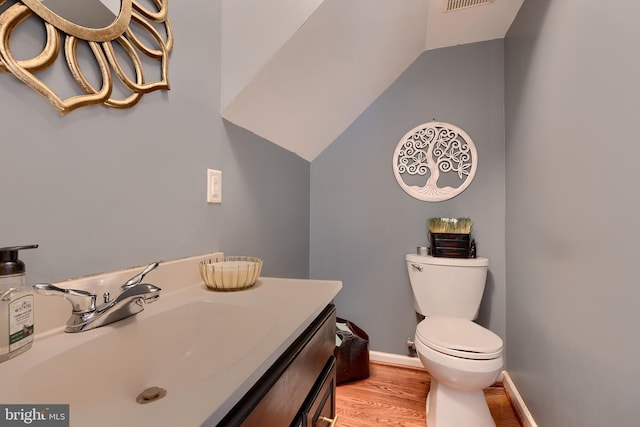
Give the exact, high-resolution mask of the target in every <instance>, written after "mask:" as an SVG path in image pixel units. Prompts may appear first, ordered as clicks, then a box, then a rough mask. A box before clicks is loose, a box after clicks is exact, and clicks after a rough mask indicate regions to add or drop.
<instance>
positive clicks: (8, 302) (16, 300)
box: [0, 245, 38, 362]
mask: <svg viewBox="0 0 640 427" xmlns="http://www.w3.org/2000/svg"><path fill="white" fill-rule="evenodd" d="M37 247H38V245H28V246H9V247H6V248H0V362H4V361H5V360H8V359H11V358H12V357H15V356H17V355H19V354H21V353H24V352H25V351H27V350H28V349H30V348H31V345H32V343H33V323H34V322H33V292H32V289H31V287H27V286H25V275H24V273H25V266H24V262H22V261H20V260H19V259H18V251H20V250H22V249H35V248H37Z"/></svg>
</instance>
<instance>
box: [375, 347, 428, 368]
mask: <svg viewBox="0 0 640 427" xmlns="http://www.w3.org/2000/svg"><path fill="white" fill-rule="evenodd" d="M369 360H373V361H376V362H385V363H393V364H395V365H404V366H411V367H414V368H422V367H423V366H422V362H420V359H419V358H417V357H410V356H404V355H402V354H394V353H384V352H382V351H370V352H369Z"/></svg>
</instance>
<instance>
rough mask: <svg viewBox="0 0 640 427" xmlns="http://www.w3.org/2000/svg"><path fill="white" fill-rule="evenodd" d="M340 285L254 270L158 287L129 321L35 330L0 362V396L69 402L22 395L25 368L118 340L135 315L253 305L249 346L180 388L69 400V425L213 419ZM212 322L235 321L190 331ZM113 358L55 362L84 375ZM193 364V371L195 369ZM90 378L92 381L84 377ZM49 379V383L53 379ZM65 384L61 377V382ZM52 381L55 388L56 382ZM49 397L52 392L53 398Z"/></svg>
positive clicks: (202, 333)
mask: <svg viewBox="0 0 640 427" xmlns="http://www.w3.org/2000/svg"><path fill="white" fill-rule="evenodd" d="M69 287H71V286H69ZM341 288H342V283H341V282H339V281H323V280H303V279H282V278H259V279H258V282H257V283H256V285H255V286H254V287H252V288H250V289H247V290H243V291H238V292H213V291H210V290H208V289H207V288H206V287H205V286H204V285H203V284H202V282H200V283H196V284H193V285H188V286H186V287H182V288H178V289H175V290H170V291H169V292H164V291H163V293H162V295H161V297H160V299H159V300H158V301H157V302H155V303H153V304H151V305H148V306H146V308H145V310H144V311H143V312H141V313H139V314H137V315H136V316H134V317H132V318H129V319H135V320H128V319H127V320H125V321H123V322H127V321H128V323H127V324H125V325H124V326H123V325H122V324H121V325H119V326H118V323H119V322H116V323H115V324H113V325H116V326H112V325H107V326H104V327H101V328H98V329H95V330H91V331H86V332H80V333H75V334H66V333H63V332H62V331H61V330H60V329H59V328H58V329H55V330H52V331H51V332H49V333H47V334H46V335H44V336H36V340H35V341H34V344H33V347H32V348H31V349H30V350H28V351H27V352H25V353H24V354H22V355H20V356H18V357H16V358H14V359H11V360H9V361H7V362H4V363H0V381H1V383H2V387H1V388H0V402H1V403H3V404H10V403H17V404H54V403H70V402H63V401H48V402H47V401H39V402H38V401H33V400H31V401H30V400H29V398H28V397H27V395H26V394H24V393H22V391H21V390H22V389H24V384H23V383H24V378H25V377H26V376H28V375H29V374H31V376H32V377H33V367H36V366H38V365H41V364H43V363H46V362H47V361H49V360H51V358H54V357H56V356H58V357H65V355H66V354H69V353H68V351H69V350H70V349H71V350H73V348H75V347H76V346H81V345H84V347H87V346H89V347H91V346H92V345H93V343H94V341H93V340H97V339H100V338H101V337H103V338H104V337H105V336H107V334H111V335H109V336H110V339H111V341H108V342H117V341H113V338H114V337H118V335H114V334H126V333H127V332H126V331H127V330H128V331H131V330H132V329H131V328H135V327H136V323H135V322H141V321H144V322H147V323H146V324H152V323H153V322H154V316H157V315H159V314H162V313H164V312H167V311H169V310H172V309H174V308H176V307H181V306H184V305H188V304H190V303H193V302H198V301H208V302H213V303H219V304H224V305H225V307H244V308H247V309H250V310H252V312H253V313H254V315H253V320H250V321H251V322H254V323H258V325H257V327H261V328H263V329H264V331H263V332H261V337H260V340H259V341H258V342H257V343H256V344H255V345H253V346H252V347H251V348H250V349H249V350H242V351H241V353H243V354H237V355H234V356H235V357H234V360H233V361H232V363H228V366H224V369H217V370H214V371H211V372H208V373H206V372H205V373H204V375H203V376H202V377H197V380H195V381H192V382H190V383H189V387H188V388H186V389H183V390H171V389H169V390H168V393H167V396H166V397H164V398H162V399H160V400H158V401H156V402H153V403H150V404H146V405H140V404H137V403H136V402H135V396H133V398H131V399H129V397H128V396H127V398H126V399H121V400H123V402H125V403H117V404H116V403H113V405H117V407H111V405H112V404H111V403H110V402H109V401H107V402H104V405H103V406H101V407H100V408H99V410H98V411H96V410H95V408H93V409H92V408H82V407H80V406H82V405H74V404H73V402H71V403H70V421H71V426H73V427H85V426H92V427H99V426H113V425H120V426H127V427H128V426H158V425H167V426H170V425H175V426H185V427H190V426H194V427H195V426H201V425H205V426H215V425H216V424H217V423H218V422H219V421H220V420H221V419H222V418H223V417H224V416H225V415H226V414H227V413H228V412H229V410H230V409H231V408H232V407H233V406H234V405H235V404H236V403H237V402H238V401H240V399H241V398H242V397H243V396H244V395H245V394H246V392H247V391H248V390H249V389H250V388H251V387H252V386H253V384H255V382H256V381H257V380H258V379H259V378H260V377H261V376H262V375H263V374H264V373H265V372H266V371H267V370H268V368H269V367H270V366H271V365H272V364H273V363H274V362H275V361H276V360H277V359H278V357H279V356H280V355H281V354H282V353H283V352H284V351H285V350H286V349H287V348H288V347H289V345H291V344H292V343H293V341H295V339H296V338H297V337H298V336H299V335H300V334H301V333H302V332H303V331H304V330H305V329H306V328H307V327H308V326H309V325H310V324H311V323H312V321H313V320H314V319H315V318H316V317H317V316H318V315H319V314H320V313H321V312H322V310H323V309H324V308H325V307H326V306H327V305H328V304H329V303H331V302H332V300H333V298H334V297H335V296H336V294H337V293H338V292H339V290H340V289H341ZM49 298H50V297H49ZM212 306H214V305H213V304H212ZM218 307H220V306H218ZM69 313H70V307H69V308H68V309H67V314H69ZM255 313H259V314H255ZM262 315H264V318H265V323H267V321H266V319H268V325H269V326H268V327H266V326H264V325H262V324H259V323H260V322H259V320H258V321H256V319H260V317H259V316H262ZM256 316H258V317H256ZM158 319H159V317H158ZM234 322H238V320H237V319H236V320H235V321H234ZM222 323H225V322H222ZM241 326H242V327H243V328H244V329H245V330H247V327H250V326H251V325H247V324H243V325H241ZM36 327H37V325H36ZM215 328H232V329H233V328H234V325H233V324H214V325H207V324H199V322H198V319H193V331H194V336H195V337H202V339H206V336H207V331H212V330H215ZM196 339H199V338H196ZM238 339H241V337H239V338H238ZM95 342H98V341H95ZM218 344H219V345H220V346H227V347H225V351H227V353H228V352H229V351H230V349H229V348H228V346H229V345H233V343H225V342H220V343H218ZM78 348H79V347H78ZM61 360H63V359H61ZM118 363H122V362H117V361H115V362H113V364H114V365H115V366H109V365H111V364H112V362H110V361H109V360H107V361H106V362H102V365H103V366H94V361H93V360H87V361H86V364H84V366H75V367H74V368H67V367H63V366H61V367H60V369H66V370H67V371H66V372H64V375H67V376H73V375H89V376H90V375H91V372H92V370H94V369H102V370H107V372H109V371H110V370H114V371H117V370H118V369H119V367H118V365H117V364H118ZM124 363H126V362H124ZM225 363H226V362H225ZM104 365H107V366H104ZM47 366H48V365H47ZM58 366H59V365H58ZM197 372H199V371H197V370H196V373H197ZM57 374H58V376H57V377H55V378H58V379H59V378H61V377H60V373H57ZM100 378H102V377H100ZM31 381H34V380H33V379H32V380H31ZM36 381H37V380H36ZM42 381H46V379H45V378H43V380H42ZM102 381H104V379H103V380H102ZM85 382H87V381H85ZM83 384H84V383H83ZM88 384H93V383H90V382H88ZM48 386H49V387H50V388H51V387H52V385H51V384H48ZM64 386H65V384H61V385H60V387H64ZM53 387H54V389H55V385H53ZM92 387H101V385H100V384H99V383H98V384H93V385H92V386H90V387H88V388H92ZM176 388H177V387H176ZM82 392H85V391H82ZM91 392H92V390H86V393H91ZM52 400H55V399H54V398H52ZM105 400H110V399H105Z"/></svg>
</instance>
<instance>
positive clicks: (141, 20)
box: [0, 0, 173, 115]
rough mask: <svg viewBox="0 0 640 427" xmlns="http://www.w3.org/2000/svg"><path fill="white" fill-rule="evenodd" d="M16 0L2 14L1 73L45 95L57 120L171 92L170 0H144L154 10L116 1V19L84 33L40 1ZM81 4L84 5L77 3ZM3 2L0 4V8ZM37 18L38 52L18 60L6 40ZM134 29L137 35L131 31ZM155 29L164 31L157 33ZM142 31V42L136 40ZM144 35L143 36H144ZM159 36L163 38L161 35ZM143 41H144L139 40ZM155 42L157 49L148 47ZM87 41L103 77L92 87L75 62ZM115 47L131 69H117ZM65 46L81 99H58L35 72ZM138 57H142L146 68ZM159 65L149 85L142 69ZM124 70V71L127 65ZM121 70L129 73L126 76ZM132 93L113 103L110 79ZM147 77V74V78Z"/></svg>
mask: <svg viewBox="0 0 640 427" xmlns="http://www.w3.org/2000/svg"><path fill="white" fill-rule="evenodd" d="M11 1H14V4H10V5H9V6H8V7H7V8H6V9H5V10H4V11H3V12H2V13H1V14H0V71H8V72H10V73H11V74H13V75H14V76H15V77H17V78H18V79H20V80H21V81H22V82H24V83H25V84H26V85H28V86H29V87H31V88H32V89H33V90H35V91H36V92H38V93H39V94H40V95H42V96H44V97H45V98H46V99H47V101H49V102H50V103H51V104H52V105H53V106H54V107H55V108H56V109H57V110H58V112H59V113H60V114H61V115H65V114H67V113H69V112H71V111H73V110H74V109H76V108H79V107H83V106H87V105H94V104H104V105H106V106H109V107H112V108H130V107H132V106H134V105H135V104H137V103H138V101H139V100H140V98H141V97H142V95H143V94H145V93H148V92H152V91H155V90H169V80H168V76H167V72H168V59H169V53H170V52H171V48H172V46H173V33H172V30H171V25H170V23H169V19H168V0H147V1H149V5H150V6H151V2H153V4H154V5H155V6H156V9H153V8H149V7H145V6H144V5H143V4H142V3H140V2H138V1H136V0H120V12H119V14H118V16H117V17H115V20H114V21H113V22H112V23H111V24H110V25H108V26H106V27H104V28H88V27H84V26H82V25H78V24H77V23H74V22H71V21H68V20H67V19H65V18H64V17H62V16H60V15H58V14H56V13H55V12H53V11H52V10H51V9H49V8H48V7H47V6H45V5H44V3H43V2H42V1H41V0H20V1H19V0H9V2H11ZM77 1H83V0H77ZM6 2H7V0H0V6H2V5H4V4H5V3H6ZM34 15H35V16H37V17H39V18H41V20H42V23H43V25H44V27H45V28H44V29H45V32H46V40H45V44H44V47H43V49H42V51H41V52H40V53H39V54H38V55H37V56H35V57H34V58H30V59H25V60H18V59H16V58H14V54H13V53H12V51H11V47H10V41H11V36H12V34H13V33H14V30H15V29H16V28H18V27H19V26H20V24H22V23H23V22H24V21H25V20H26V19H27V18H29V17H31V16H34ZM132 24H135V25H136V32H135V33H134V30H133V29H132ZM157 28H161V29H162V28H164V30H163V31H162V30H161V31H160V32H159V31H158V30H157ZM140 32H142V37H141V36H140V34H139V33H140ZM145 32H146V34H145ZM161 32H163V33H164V34H161ZM143 39H144V40H143ZM149 40H154V41H155V43H156V46H149V45H148V42H149ZM79 42H86V43H88V45H89V48H90V49H89V50H90V52H92V53H93V56H94V58H93V59H95V64H96V66H97V68H98V69H99V74H100V75H101V78H102V86H101V87H100V88H96V87H94V86H93V85H92V84H91V83H90V82H89V80H88V79H87V78H86V75H85V73H84V72H83V71H82V69H81V67H80V63H79V60H78V53H77V46H78V43H79ZM114 43H117V44H118V45H119V46H120V47H121V48H122V51H124V52H125V53H126V55H128V57H129V60H130V61H131V63H130V64H121V61H122V55H120V56H118V55H116V53H115V49H114ZM63 46H64V55H65V59H66V64H67V66H68V69H69V72H70V73H71V76H72V77H73V79H74V80H75V82H76V83H77V85H78V86H79V90H78V91H79V94H78V95H74V96H71V97H68V98H65V99H62V98H60V96H59V95H57V94H56V93H55V92H54V91H53V90H52V89H51V88H50V87H49V86H47V85H46V84H45V83H44V82H43V81H42V80H40V79H39V78H38V77H36V75H35V73H37V72H39V71H42V70H45V69H47V68H48V67H50V66H51V65H52V64H53V63H54V62H55V61H56V59H57V58H58V54H59V53H60V51H61V50H62V48H63ZM140 54H142V55H144V57H143V58H145V57H146V58H145V61H146V62H145V64H144V66H143V61H142V60H141V56H140ZM149 62H151V64H152V65H151V66H154V65H153V64H157V66H158V67H159V73H157V74H158V75H159V78H158V79H157V80H156V81H151V82H149V81H147V79H146V78H145V72H144V71H145V67H147V66H149ZM127 65H128V66H127ZM125 69H129V70H132V72H130V73H131V74H135V76H129V75H127V72H126V71H125ZM114 73H115V75H116V76H117V78H118V79H119V80H120V82H122V84H123V87H124V88H125V89H126V90H127V91H130V94H129V95H128V96H124V97H123V98H119V99H114V98H112V91H113V84H114V80H113V74H114ZM148 74H149V73H147V75H148Z"/></svg>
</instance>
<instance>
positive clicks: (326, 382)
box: [301, 356, 336, 427]
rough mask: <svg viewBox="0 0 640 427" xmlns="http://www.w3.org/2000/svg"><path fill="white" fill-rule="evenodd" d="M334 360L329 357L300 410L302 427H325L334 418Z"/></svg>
mask: <svg viewBox="0 0 640 427" xmlns="http://www.w3.org/2000/svg"><path fill="white" fill-rule="evenodd" d="M335 390H336V358H335V357H333V356H332V357H331V358H330V359H329V361H328V362H327V365H326V366H325V368H324V371H323V373H322V375H321V376H320V378H318V382H316V385H315V386H314V388H313V390H311V393H309V396H308V398H307V401H306V402H305V404H304V406H303V409H302V417H301V421H302V422H301V425H302V426H303V427H327V426H333V425H334V424H335V422H334V420H335V417H336V396H335Z"/></svg>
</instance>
